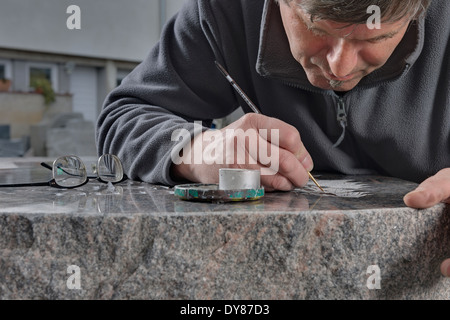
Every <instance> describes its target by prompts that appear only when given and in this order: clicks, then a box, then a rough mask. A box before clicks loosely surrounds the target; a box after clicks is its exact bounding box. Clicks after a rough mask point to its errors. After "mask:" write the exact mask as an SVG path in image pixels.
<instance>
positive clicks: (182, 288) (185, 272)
mask: <svg viewBox="0 0 450 320" xmlns="http://www.w3.org/2000/svg"><path fill="white" fill-rule="evenodd" d="M20 169H21V170H24V171H26V170H27V169H26V168H24V167H21V168H20ZM33 170H34V171H35V170H36V168H34V169H33ZM2 172H3V171H2V170H0V173H2ZM41 173H42V174H44V175H45V173H43V172H41ZM37 177H38V176H33V177H32V178H31V180H33V179H46V177H45V176H43V177H39V178H37ZM315 177H316V179H317V180H318V181H319V183H321V185H322V186H323V187H324V188H325V191H326V192H327V194H324V193H322V192H320V191H318V189H317V187H315V185H314V184H312V183H311V184H308V186H306V187H305V188H302V189H296V190H294V191H292V192H273V193H266V194H265V196H264V197H263V198H262V199H260V200H257V201H248V202H235V203H220V202H190V201H184V200H180V199H178V198H177V197H176V196H175V195H174V192H173V189H172V188H167V187H164V186H157V185H151V184H147V183H142V182H137V181H125V182H123V183H121V184H119V185H115V186H112V185H106V184H102V183H99V182H95V181H91V182H89V183H88V184H86V185H84V186H82V187H80V188H76V189H70V190H65V189H55V188H51V187H46V186H40V187H20V188H12V187H9V188H0V299H257V300H279V299H289V300H292V299H449V298H450V279H447V278H444V277H443V276H441V274H440V272H439V265H440V263H441V262H442V261H443V260H444V259H445V258H448V257H450V232H449V226H450V209H449V206H446V205H444V204H439V205H436V206H435V207H433V208H430V209H426V210H415V209H411V208H407V207H406V206H405V205H404V203H403V201H402V198H403V195H404V194H406V193H407V192H409V191H410V190H412V189H414V188H415V187H416V184H414V183H411V182H407V181H402V180H398V179H393V178H389V177H379V176H341V175H326V174H320V173H315ZM10 180H11V179H10Z"/></svg>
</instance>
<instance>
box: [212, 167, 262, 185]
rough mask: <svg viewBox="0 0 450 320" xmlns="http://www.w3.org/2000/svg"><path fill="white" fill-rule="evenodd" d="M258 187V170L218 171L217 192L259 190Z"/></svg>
mask: <svg viewBox="0 0 450 320" xmlns="http://www.w3.org/2000/svg"><path fill="white" fill-rule="evenodd" d="M260 187H261V171H260V170H248V169H228V168H223V169H219V190H244V189H259V188H260Z"/></svg>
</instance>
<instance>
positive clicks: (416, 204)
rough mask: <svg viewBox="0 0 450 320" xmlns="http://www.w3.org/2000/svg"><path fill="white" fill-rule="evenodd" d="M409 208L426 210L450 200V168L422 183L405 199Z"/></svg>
mask: <svg viewBox="0 0 450 320" xmlns="http://www.w3.org/2000/svg"><path fill="white" fill-rule="evenodd" d="M403 200H404V202H405V204H406V205H407V206H408V207H411V208H417V209H425V208H430V207H432V206H434V205H435V204H438V203H439V202H448V201H449V200H450V168H447V169H443V170H441V171H439V172H438V173H437V174H436V175H434V176H432V177H431V178H428V179H427V180H425V181H424V182H422V183H421V184H420V185H419V186H418V187H417V189H416V190H414V191H412V192H410V193H408V194H407V195H406V196H405V197H404V199H403Z"/></svg>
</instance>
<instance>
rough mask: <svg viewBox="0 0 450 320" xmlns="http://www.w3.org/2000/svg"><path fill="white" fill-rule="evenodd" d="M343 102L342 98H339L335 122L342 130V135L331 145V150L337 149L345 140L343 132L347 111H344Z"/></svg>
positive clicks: (345, 126)
mask: <svg viewBox="0 0 450 320" xmlns="http://www.w3.org/2000/svg"><path fill="white" fill-rule="evenodd" d="M345 107H346V106H345V101H344V98H342V97H339V99H338V104H337V121H338V123H339V125H340V126H341V128H342V134H341V136H340V137H339V139H338V141H336V143H335V144H334V145H333V148H337V147H339V145H340V144H341V143H342V141H344V138H345V130H346V128H347V111H346V110H345Z"/></svg>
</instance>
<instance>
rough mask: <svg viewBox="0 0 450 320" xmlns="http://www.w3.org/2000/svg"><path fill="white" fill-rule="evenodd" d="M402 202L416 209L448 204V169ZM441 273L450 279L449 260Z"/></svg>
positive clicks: (442, 266)
mask: <svg viewBox="0 0 450 320" xmlns="http://www.w3.org/2000/svg"><path fill="white" fill-rule="evenodd" d="M404 201H405V204H406V205H407V206H408V207H412V208H417V209H425V208H429V207H432V206H434V205H435V204H437V203H439V202H446V203H450V168H447V169H443V170H441V171H439V172H438V173H437V174H436V175H434V176H433V177H431V178H428V179H427V180H425V181H424V182H422V183H421V184H420V185H419V186H418V187H417V189H416V190H414V191H412V192H410V193H408V194H407V195H406V196H405V198H404ZM441 273H442V275H443V276H445V277H450V259H447V260H445V261H444V262H442V264H441Z"/></svg>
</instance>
